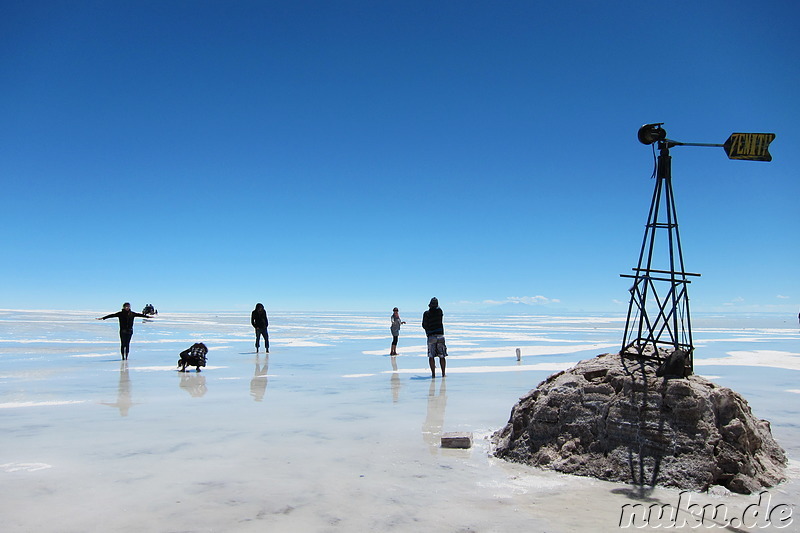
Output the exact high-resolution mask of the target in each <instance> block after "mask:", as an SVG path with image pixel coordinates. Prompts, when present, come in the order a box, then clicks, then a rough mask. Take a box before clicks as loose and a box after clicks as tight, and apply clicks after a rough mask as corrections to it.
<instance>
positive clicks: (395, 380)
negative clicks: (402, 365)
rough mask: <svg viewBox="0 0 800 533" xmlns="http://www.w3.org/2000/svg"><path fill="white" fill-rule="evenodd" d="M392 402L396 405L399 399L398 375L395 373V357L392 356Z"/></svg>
mask: <svg viewBox="0 0 800 533" xmlns="http://www.w3.org/2000/svg"><path fill="white" fill-rule="evenodd" d="M390 379H391V383H392V401H393V402H394V403H397V401H398V400H399V399H400V373H399V372H398V371H397V356H396V355H393V356H392V377H391V378H390Z"/></svg>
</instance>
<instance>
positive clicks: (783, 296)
mask: <svg viewBox="0 0 800 533" xmlns="http://www.w3.org/2000/svg"><path fill="white" fill-rule="evenodd" d="M775 298H777V299H779V300H788V299H789V298H790V297H789V296H785V295H783V294H779V295H777V296H775Z"/></svg>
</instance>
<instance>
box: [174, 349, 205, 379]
mask: <svg viewBox="0 0 800 533" xmlns="http://www.w3.org/2000/svg"><path fill="white" fill-rule="evenodd" d="M207 353H208V348H206V345H205V344H203V343H202V342H196V343H194V344H192V346H191V347H190V348H187V349H186V350H184V351H182V352H181V358H180V359H178V368H179V369H180V370H179V371H178V372H186V367H187V366H195V367H197V371H198V372H200V367H201V366H206V354H207Z"/></svg>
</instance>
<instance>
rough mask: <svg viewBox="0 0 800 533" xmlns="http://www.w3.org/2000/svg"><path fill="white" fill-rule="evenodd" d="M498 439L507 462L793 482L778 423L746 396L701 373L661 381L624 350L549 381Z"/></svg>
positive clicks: (680, 482)
mask: <svg viewBox="0 0 800 533" xmlns="http://www.w3.org/2000/svg"><path fill="white" fill-rule="evenodd" d="M493 441H494V443H495V452H494V453H495V455H496V456H497V457H500V458H502V459H506V460H509V461H515V462H519V463H525V464H528V465H532V466H538V467H541V468H548V469H551V470H556V471H558V472H564V473H568V474H575V475H581V476H592V477H596V478H599V479H604V480H608V481H621V482H625V483H632V484H636V485H651V486H652V485H661V486H666V487H677V488H680V489H687V490H696V491H702V490H708V488H709V487H711V486H712V485H722V486H724V487H726V488H728V489H730V490H731V491H733V492H738V493H741V494H750V493H752V492H756V491H759V490H761V489H762V488H764V487H771V486H774V485H776V484H777V483H780V482H781V481H783V480H784V479H785V476H784V470H785V466H786V455H785V454H784V451H783V449H782V448H781V447H780V446H779V445H778V444H777V443H776V442H775V440H774V439H773V438H772V433H771V431H770V426H769V422H767V421H766V420H759V419H757V418H755V417H754V416H753V414H752V413H751V411H750V407H749V406H748V405H747V401H745V399H744V398H743V397H742V396H741V395H739V394H738V393H736V392H734V391H732V390H731V389H729V388H726V387H720V386H718V385H715V384H714V383H712V382H710V381H708V380H707V379H705V378H702V377H700V376H697V375H692V376H689V377H687V378H686V379H661V378H658V377H656V371H655V367H654V365H653V364H652V363H649V362H644V361H641V360H636V359H629V358H623V357H622V356H620V355H619V354H604V355H599V356H597V357H595V358H594V359H590V360H588V361H582V362H580V363H578V364H577V365H576V366H575V367H573V368H571V369H569V370H567V371H564V372H559V373H557V374H554V375H552V376H550V377H549V378H547V379H546V380H545V381H543V382H542V383H541V384H539V386H538V387H537V388H536V389H534V390H532V391H530V392H529V393H528V394H526V395H525V396H523V397H522V398H520V400H519V402H518V403H517V405H515V406H514V408H513V409H512V411H511V418H510V420H509V422H508V424H507V425H506V426H505V427H504V428H503V429H502V430H500V431H498V432H497V433H495V434H494V436H493Z"/></svg>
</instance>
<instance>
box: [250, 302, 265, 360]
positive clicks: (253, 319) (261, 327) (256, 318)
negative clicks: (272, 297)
mask: <svg viewBox="0 0 800 533" xmlns="http://www.w3.org/2000/svg"><path fill="white" fill-rule="evenodd" d="M250 324H251V325H252V326H253V327H254V328H255V330H256V353H258V349H259V348H260V346H259V340H260V339H261V337H263V338H264V351H265V352H266V353H269V333H267V327H269V319H268V318H267V310H266V309H264V306H263V305H262V304H260V303H257V304H256V308H255V309H253V312H252V313H251V314H250Z"/></svg>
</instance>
